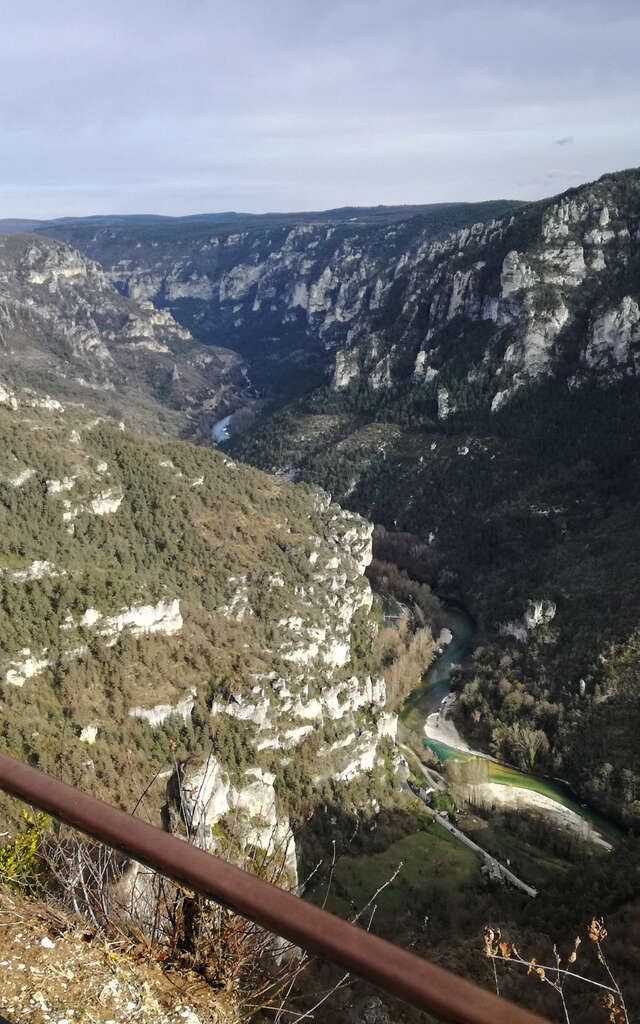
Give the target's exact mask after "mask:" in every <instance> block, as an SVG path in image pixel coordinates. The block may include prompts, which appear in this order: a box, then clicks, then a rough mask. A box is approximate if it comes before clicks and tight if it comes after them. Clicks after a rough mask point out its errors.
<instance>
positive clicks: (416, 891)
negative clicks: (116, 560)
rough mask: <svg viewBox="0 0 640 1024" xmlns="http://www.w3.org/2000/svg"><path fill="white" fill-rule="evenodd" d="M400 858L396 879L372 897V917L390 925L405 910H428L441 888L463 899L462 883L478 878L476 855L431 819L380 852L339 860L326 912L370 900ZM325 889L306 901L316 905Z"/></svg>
mask: <svg viewBox="0 0 640 1024" xmlns="http://www.w3.org/2000/svg"><path fill="white" fill-rule="evenodd" d="M401 862H402V865H403V866H402V869H401V871H400V873H399V875H398V877H397V878H396V879H395V881H394V882H393V883H392V884H391V885H390V886H389V887H388V888H387V889H385V890H384V892H382V893H380V895H379V896H378V897H377V898H376V900H375V903H376V904H377V907H378V909H377V911H376V920H378V919H379V920H380V922H381V923H390V922H393V921H394V920H396V919H397V918H398V916H399V915H400V916H405V915H406V914H407V909H408V908H409V912H410V914H420V913H422V912H424V913H428V912H429V909H430V908H431V907H432V906H433V902H434V898H436V899H437V897H438V894H439V893H442V894H444V893H445V892H447V893H449V894H451V893H455V894H457V895H458V896H459V898H460V899H461V900H464V899H466V898H467V895H466V894H465V889H466V886H467V884H473V883H474V882H476V883H477V882H479V879H480V862H479V860H478V858H477V857H476V855H475V854H474V853H473V852H472V851H471V850H469V849H468V848H467V847H465V846H463V845H462V844H461V843H459V842H457V840H455V839H454V838H453V836H451V835H450V834H449V833H448V832H447V831H446V830H445V829H443V828H442V827H441V826H440V825H438V824H436V823H432V824H429V825H428V826H427V827H426V828H425V829H424V831H420V832H414V833H412V834H411V835H408V836H405V837H404V838H402V839H399V840H397V841H396V842H395V843H392V844H391V845H390V846H389V847H388V848H387V849H386V850H384V851H382V852H380V853H373V854H364V855H361V856H358V857H351V856H345V857H341V858H340V860H339V861H338V863H337V865H336V868H335V872H334V877H333V884H332V889H331V892H330V894H329V898H328V900H327V904H326V906H327V910H330V911H332V913H334V914H339V915H340V916H341V917H348V916H350V915H351V914H352V913H353V911H354V910H359V909H360V908H361V907H363V906H364V905H365V904H366V903H368V901H369V900H370V899H371V897H372V896H373V894H374V893H375V892H376V890H377V889H378V888H379V887H380V886H381V885H383V884H384V883H385V882H386V881H387V879H389V878H390V877H391V876H392V875H393V873H394V872H395V870H396V868H397V867H398V865H399V864H400V863H401ZM324 895H325V891H324V888H323V887H318V888H317V889H316V890H315V891H314V892H313V893H307V895H306V898H307V899H310V900H311V902H313V903H317V904H321V903H322V901H323V900H324Z"/></svg>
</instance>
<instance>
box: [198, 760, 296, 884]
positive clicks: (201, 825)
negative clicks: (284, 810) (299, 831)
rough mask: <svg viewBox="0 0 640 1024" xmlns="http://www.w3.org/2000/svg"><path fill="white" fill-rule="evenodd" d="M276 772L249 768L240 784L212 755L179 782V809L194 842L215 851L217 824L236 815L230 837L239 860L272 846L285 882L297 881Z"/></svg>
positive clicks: (217, 834)
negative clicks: (279, 805) (278, 803)
mask: <svg viewBox="0 0 640 1024" xmlns="http://www.w3.org/2000/svg"><path fill="white" fill-rule="evenodd" d="M274 782H275V776H274V775H273V774H271V773H270V772H265V771H263V770H262V769H261V768H258V767H255V768H250V769H248V771H247V772H246V773H245V774H244V776H243V778H242V780H241V782H240V783H239V785H238V786H234V785H233V784H232V783H231V780H230V777H229V774H228V772H226V771H225V770H224V768H223V767H222V766H221V765H220V764H219V763H218V762H217V761H216V759H215V758H214V757H210V758H208V760H207V761H206V762H205V764H203V765H202V767H201V768H199V769H197V770H196V771H194V772H191V773H190V774H188V775H186V776H185V777H184V778H183V779H182V782H181V785H180V799H181V812H182V815H183V816H184V819H185V821H186V823H187V826H188V828H189V832H190V835H191V838H192V840H193V842H195V843H196V844H197V845H198V846H200V847H202V848H203V849H206V850H209V851H210V852H211V853H216V852H217V851H218V850H219V849H220V844H221V835H220V830H218V833H216V831H214V830H215V827H216V826H217V825H219V823H220V822H221V821H222V820H223V819H224V818H225V817H226V816H227V815H230V816H231V817H232V818H233V824H232V825H229V829H230V833H231V834H230V835H228V836H227V837H226V838H230V839H232V840H233V842H234V844H238V847H239V849H236V850H235V859H243V857H244V856H247V855H248V854H249V851H253V850H257V851H262V852H263V854H264V852H265V851H267V850H268V851H270V853H271V860H272V861H280V865H281V868H282V869H283V872H284V876H285V877H282V876H280V877H279V878H278V881H279V883H280V884H281V885H287V886H288V887H291V888H295V887H296V886H297V884H298V869H297V862H296V847H295V842H294V838H293V834H292V832H291V828H290V825H289V821H288V819H287V818H286V816H285V817H283V815H282V814H280V815H279V814H278V810H277V806H276V794H275V790H274V788H273V783H274Z"/></svg>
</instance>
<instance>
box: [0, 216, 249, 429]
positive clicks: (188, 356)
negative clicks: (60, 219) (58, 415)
mask: <svg viewBox="0 0 640 1024" xmlns="http://www.w3.org/2000/svg"><path fill="white" fill-rule="evenodd" d="M0 350H1V351H2V365H3V374H4V380H5V381H11V382H12V383H13V384H17V385H22V386H25V385H26V386H29V387H35V388H38V389H42V388H46V389H47V390H48V391H49V392H50V393H51V394H52V395H53V397H54V399H56V400H61V401H63V402H64V401H66V400H71V401H82V402H85V403H86V404H87V405H89V406H91V407H93V408H98V409H100V410H102V411H112V413H113V410H118V414H119V415H121V417H122V418H123V419H125V420H126V421H127V422H128V423H130V424H135V425H139V426H142V427H144V428H145V429H147V430H150V431H151V432H153V433H156V434H169V435H171V434H173V435H178V434H180V433H185V432H187V431H188V432H189V433H193V432H194V431H195V430H197V429H198V426H199V422H200V419H201V418H202V417H204V418H205V419H206V418H211V417H212V416H214V417H215V412H216V409H217V407H218V405H219V404H220V403H221V402H222V401H223V400H224V397H225V393H226V391H228V389H229V388H232V387H233V379H234V372H238V375H239V371H236V370H235V368H236V367H237V366H238V365H239V360H238V359H237V357H234V356H233V355H232V354H231V353H224V352H221V351H217V350H215V349H212V348H205V347H204V346H201V345H199V344H198V343H197V342H196V341H195V340H194V339H193V337H192V336H191V334H190V332H189V331H188V330H187V329H186V328H184V327H181V326H180V325H179V324H178V323H177V322H176V321H175V320H174V318H173V317H172V316H171V314H170V313H169V312H168V311H167V310H159V309H155V308H154V307H153V306H152V304H151V303H150V302H147V301H144V300H140V301H138V300H133V299H129V298H125V297H124V296H122V295H121V294H120V293H119V292H118V291H117V290H116V289H115V288H114V286H113V284H112V283H111V282H110V280H109V278H108V277H107V275H106V274H105V272H104V270H103V269H102V268H101V267H100V266H99V265H98V264H97V263H95V262H94V261H93V260H90V259H88V258H87V257H86V256H83V255H82V254H81V253H79V252H77V251H76V250H74V249H71V248H70V247H69V246H67V245H64V244H62V243H60V242H55V241H53V240H51V239H47V238H40V237H36V236H32V235H0Z"/></svg>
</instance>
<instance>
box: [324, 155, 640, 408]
mask: <svg viewBox="0 0 640 1024" xmlns="http://www.w3.org/2000/svg"><path fill="white" fill-rule="evenodd" d="M639 226H640V173H636V172H624V173H623V174H620V175H609V176H605V177H604V178H602V179H600V180H599V181H598V182H595V183H593V184H591V185H587V186H584V187H583V188H581V189H579V190H577V194H574V195H571V196H564V197H560V198H559V199H557V200H549V201H548V202H547V203H545V204H536V206H532V207H525V208H523V209H522V210H521V211H518V212H516V213H515V214H513V215H510V216H508V217H505V218H504V219H503V220H501V221H492V222H490V223H486V224H475V225H473V227H471V228H464V229H462V230H460V231H458V232H456V233H455V234H452V235H450V236H449V237H448V238H446V239H444V240H438V241H435V242H432V243H428V242H425V241H420V240H418V239H416V240H414V241H413V243H412V244H410V245H409V247H408V248H407V250H406V251H405V253H404V254H403V255H402V257H400V258H399V259H398V260H397V261H396V262H395V264H394V265H393V267H392V269H391V270H390V271H389V272H388V273H389V277H388V279H387V282H386V285H385V288H384V289H383V294H388V295H390V294H391V291H390V289H391V282H393V288H394V293H393V294H394V302H395V304H396V305H395V309H396V313H395V316H394V318H393V319H392V317H391V310H390V309H389V311H388V313H387V315H386V316H384V315H383V317H382V318H381V317H380V316H378V315H377V313H376V312H372V310H371V308H370V307H368V308H364V307H363V308H362V309H361V310H360V312H359V315H358V316H357V317H355V318H353V319H352V321H351V326H350V329H349V333H348V337H347V344H346V347H344V348H341V349H339V351H338V352H337V353H336V356H335V368H334V375H333V384H334V387H335V388H337V389H338V390H339V389H342V388H345V387H347V386H348V385H349V384H351V383H352V382H353V381H355V380H359V381H363V382H365V383H367V384H368V385H369V387H371V388H372V389H379V388H386V387H390V386H392V385H393V386H395V387H397V385H398V383H399V382H402V381H403V380H406V381H407V386H409V385H410V383H411V381H412V380H413V381H415V380H418V381H423V382H424V384H425V385H430V384H431V382H432V381H434V380H435V379H436V377H437V387H436V385H435V384H433V385H432V395H433V405H434V418H436V417H437V418H438V419H444V418H446V417H447V416H449V415H450V413H451V411H452V409H453V408H455V404H456V397H455V396H456V393H460V391H461V390H463V389H465V388H466V390H467V391H468V388H469V385H471V384H472V385H473V387H474V389H475V393H476V396H479V399H478V397H476V398H475V400H476V401H478V400H479V401H480V403H481V404H484V405H485V407H488V408H490V409H491V411H492V412H498V411H499V410H500V409H501V408H503V407H504V405H505V404H506V403H507V402H509V401H510V399H511V397H512V396H513V395H514V394H515V393H516V392H517V391H518V390H519V389H521V388H522V387H524V386H529V385H531V384H534V383H536V382H538V381H540V380H542V379H544V378H549V377H555V378H557V377H560V379H561V380H564V381H565V383H566V385H567V387H569V388H575V387H579V386H580V385H581V384H584V383H588V382H595V383H597V384H600V385H601V386H609V385H610V384H612V383H615V382H616V381H618V380H620V379H622V377H624V376H629V375H635V374H636V373H637V364H638V358H639V347H638V346H639V345H640V313H639V306H638V299H639V298H640V293H639V291H638V277H637V273H635V271H634V270H633V267H634V266H636V265H637V260H638V238H639ZM625 288H627V289H628V291H626V292H623V294H622V296H621V297H618V295H619V294H620V291H621V289H625ZM594 295H595V296H596V298H595V299H594V298H593V296H594ZM398 296H400V299H399V298H398ZM585 317H586V330H585V327H584V324H585ZM381 319H382V322H383V323H384V325H385V326H384V328H383V329H382V330H381V329H380V323H381ZM467 404H468V396H467Z"/></svg>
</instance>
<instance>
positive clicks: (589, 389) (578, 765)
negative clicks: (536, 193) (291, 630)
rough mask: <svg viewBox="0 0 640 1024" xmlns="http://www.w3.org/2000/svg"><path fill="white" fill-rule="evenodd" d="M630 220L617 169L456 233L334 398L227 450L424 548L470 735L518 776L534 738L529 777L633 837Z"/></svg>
mask: <svg viewBox="0 0 640 1024" xmlns="http://www.w3.org/2000/svg"><path fill="white" fill-rule="evenodd" d="M639 223H640V174H639V173H638V172H635V171H628V172H622V173H620V174H615V175H608V176H606V177H605V178H603V179H601V180H600V181H598V182H596V183H594V184H592V185H587V186H583V187H582V188H580V189H575V190H572V191H571V192H569V193H566V194H565V195H563V196H561V197H558V198H556V199H553V200H549V201H546V202H541V203H536V204H533V205H531V206H528V207H523V208H522V210H520V211H516V213H515V214H513V215H511V216H509V217H508V218H506V219H504V220H503V221H502V222H499V223H498V224H494V225H491V226H489V227H487V228H486V229H485V228H483V229H478V231H477V232H476V231H475V230H474V232H471V233H468V232H463V233H462V234H460V233H459V234H458V235H457V236H452V238H451V239H450V241H449V242H447V243H446V244H445V245H444V246H443V247H441V248H440V249H436V248H435V247H434V248H433V249H432V250H431V251H430V252H429V253H427V254H425V256H424V258H423V260H422V262H417V263H416V262H411V261H408V263H407V266H406V268H405V270H404V271H403V275H404V276H403V277H401V278H400V279H399V280H398V285H397V289H396V291H395V293H394V294H395V301H390V302H389V303H388V304H387V306H386V307H385V308H384V309H383V310H382V311H381V312H380V314H379V316H378V317H377V318H375V319H372V318H370V319H369V320H365V321H364V322H362V323H361V324H360V325H359V327H358V329H354V330H353V331H352V332H351V342H350V345H349V347H348V348H346V349H344V350H342V351H341V352H339V353H338V355H337V359H336V369H335V375H334V388H333V389H330V388H325V389H321V390H318V391H316V392H315V393H314V394H312V395H310V396H307V397H306V398H305V399H302V400H300V401H299V402H298V404H297V405H295V406H292V407H290V408H289V409H288V410H285V411H283V412H280V413H278V414H276V415H275V416H274V417H273V418H272V420H271V421H270V422H268V423H266V424H261V428H260V431H259V432H258V431H256V432H255V433H254V434H251V433H249V434H247V435H245V436H239V437H237V438H236V439H235V440H233V439H232V441H231V442H230V443H229V448H230V451H232V452H233V453H234V454H235V455H238V456H240V457H241V458H245V459H247V460H248V461H252V462H255V463H256V464H258V465H260V466H262V467H264V468H269V469H277V470H278V471H284V472H287V473H289V474H290V475H291V476H293V477H294V478H301V479H307V480H313V481H314V482H316V483H320V484H321V485H322V486H324V487H326V488H327V489H328V490H330V491H331V493H333V494H334V495H335V496H336V498H337V499H338V500H340V501H342V502H344V503H346V504H347V506H348V507H351V508H353V509H357V510H359V511H362V512H363V513H364V514H365V515H367V516H369V517H371V518H373V519H374V520H376V521H381V522H384V523H385V525H386V526H387V527H391V528H393V527H397V528H399V529H406V530H411V531H413V532H415V533H417V534H419V535H420V536H421V537H423V538H424V539H429V540H430V542H431V543H432V545H433V550H434V566H435V568H434V569H433V573H432V576H431V578H430V579H429V582H431V583H433V584H434V586H436V588H437V589H439V591H440V592H441V593H447V592H449V593H454V594H457V595H458V597H461V598H462V599H464V600H465V601H466V602H467V604H468V605H469V607H470V609H471V610H472V612H473V614H474V615H475V616H476V618H477V619H478V622H479V624H480V626H481V641H480V646H479V649H478V651H477V652H476V655H475V662H474V666H473V667H472V668H471V669H469V670H468V671H466V672H465V673H464V674H463V675H462V676H461V677H460V680H459V686H460V688H461V689H464V693H463V699H462V702H461V706H460V713H461V715H462V720H463V723H464V726H465V728H466V730H467V732H468V733H469V734H470V735H471V736H472V737H473V739H474V741H475V742H478V743H482V744H484V745H485V747H487V748H488V749H490V750H491V751H492V752H494V753H497V754H499V755H500V756H501V757H504V758H506V759H509V760H516V761H517V760H518V758H519V755H518V750H519V748H522V744H521V743H519V742H517V739H518V738H517V736H516V735H515V732H514V730H516V731H517V729H518V728H520V727H524V728H528V729H531V730H533V731H536V730H542V731H543V732H544V733H545V734H546V736H547V737H548V740H549V747H548V749H547V750H543V751H541V753H540V755H539V761H538V768H539V769H540V770H545V771H548V772H550V773H553V774H562V775H563V776H564V777H569V778H570V779H571V781H572V783H573V785H574V786H576V787H577V788H579V790H580V792H582V793H583V794H584V795H585V796H588V797H589V798H590V799H592V800H594V801H595V802H596V803H598V804H600V806H602V807H605V808H608V809H616V810H617V811H618V812H620V813H622V814H623V815H624V816H625V817H626V818H627V819H628V820H636V818H637V816H638V813H639V808H640V804H639V803H638V800H639V798H640V761H639V760H638V754H637V748H636V744H635V738H634V737H635V731H636V726H637V707H638V696H639V694H638V693H637V692H636V691H637V682H636V681H637V679H638V678H639V677H640V671H639V668H640V666H638V663H637V661H636V656H635V651H636V637H635V630H636V628H637V623H638V619H639V617H640V590H639V588H638V582H637V581H638V559H639V557H640V556H639V552H640V544H639V542H640V536H639V534H638V527H637V522H638V514H637V512H638V501H639V499H640V492H639V486H638V485H639V478H638V470H639V466H638V453H639V434H638V405H639V397H640V395H639V389H638V381H637V377H636V368H637V366H638V362H637V360H638V353H639V352H640V314H639V313H638V301H639V299H640V284H639V282H640V276H639V274H638V259H639V258H640V255H639V252H640V250H639V248H638V225H639ZM536 608H538V611H536V610H535V609H536ZM540 609H546V611H544V612H543V611H541V610H540ZM465 687H466V689H465ZM523 763H524V762H523Z"/></svg>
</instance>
